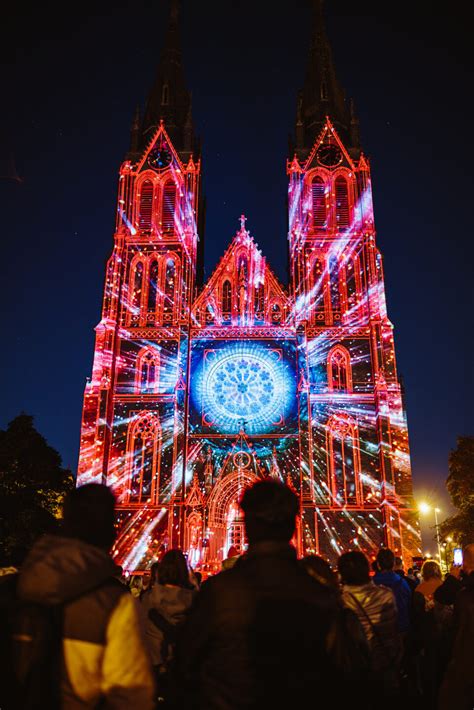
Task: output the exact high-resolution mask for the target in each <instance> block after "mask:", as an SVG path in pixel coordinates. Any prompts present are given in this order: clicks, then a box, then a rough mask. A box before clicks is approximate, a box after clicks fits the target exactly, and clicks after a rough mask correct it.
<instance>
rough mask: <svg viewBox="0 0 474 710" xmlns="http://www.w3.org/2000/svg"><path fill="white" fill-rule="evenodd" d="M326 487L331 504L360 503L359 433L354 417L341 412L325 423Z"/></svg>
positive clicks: (339, 505)
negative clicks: (327, 487)
mask: <svg viewBox="0 0 474 710" xmlns="http://www.w3.org/2000/svg"><path fill="white" fill-rule="evenodd" d="M326 451H327V456H328V468H327V470H328V473H329V481H328V484H329V490H330V492H331V504H332V505H333V506H338V507H342V506H346V505H349V506H350V505H354V506H355V505H360V504H361V502H362V495H361V482H360V451H359V434H358V431H357V424H356V422H355V420H354V419H353V418H352V417H351V416H349V415H348V414H345V413H339V414H334V415H333V416H331V417H330V418H329V420H328V422H327V424H326Z"/></svg>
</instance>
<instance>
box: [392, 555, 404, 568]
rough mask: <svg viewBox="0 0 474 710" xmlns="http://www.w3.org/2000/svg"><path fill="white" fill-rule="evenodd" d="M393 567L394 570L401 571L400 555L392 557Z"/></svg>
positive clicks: (401, 561)
mask: <svg viewBox="0 0 474 710" xmlns="http://www.w3.org/2000/svg"><path fill="white" fill-rule="evenodd" d="M393 569H394V571H395V572H403V560H402V558H401V557H395V558H394V561H393Z"/></svg>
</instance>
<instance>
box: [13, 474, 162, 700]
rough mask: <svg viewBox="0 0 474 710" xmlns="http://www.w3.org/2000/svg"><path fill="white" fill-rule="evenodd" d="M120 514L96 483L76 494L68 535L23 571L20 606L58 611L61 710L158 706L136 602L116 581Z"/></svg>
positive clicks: (41, 550)
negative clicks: (114, 553) (29, 604)
mask: <svg viewBox="0 0 474 710" xmlns="http://www.w3.org/2000/svg"><path fill="white" fill-rule="evenodd" d="M114 508H115V499H114V496H113V494H112V492H111V491H110V490H109V489H108V488H107V487H106V486H101V485H98V484H93V483H92V484H88V485H85V486H82V487H81V488H77V489H75V490H73V491H71V493H69V494H68V496H67V497H66V500H65V502H64V520H63V528H62V535H61V536H60V537H59V536H58V537H53V536H51V535H45V536H44V537H43V538H41V539H40V540H38V542H37V543H36V544H35V545H34V547H33V548H32V550H31V552H30V554H29V555H28V557H27V558H26V560H25V562H24V564H23V566H22V568H21V571H20V575H19V580H18V594H19V597H20V599H22V600H23V601H26V602H33V603H37V604H42V605H46V606H57V608H58V610H60V615H61V625H62V670H61V678H60V684H61V707H62V708H63V710H69V709H71V710H72V709H73V708H74V709H76V708H79V707H80V708H96V707H98V706H99V704H100V707H104V708H107V707H111V708H112V707H113V708H116V709H118V708H120V709H122V708H123V710H125V709H126V708H127V709H128V708H132V707H133V708H135V707H137V708H138V707H139V708H140V710H148V709H151V708H152V707H153V676H152V672H151V667H150V663H149V659H148V656H147V653H146V649H145V645H144V641H143V639H142V636H141V633H140V626H139V622H138V609H137V607H136V602H135V601H134V599H133V598H132V596H131V594H130V593H129V592H128V590H127V589H126V588H125V587H124V586H123V585H122V584H120V583H119V582H118V581H117V579H116V578H115V575H116V573H117V568H116V565H115V564H114V562H113V561H112V558H111V557H110V556H109V554H108V553H109V550H110V548H111V547H112V544H113V542H114V538H115V530H114V513H115V510H114ZM58 677H59V674H58ZM38 707H41V699H40V698H38Z"/></svg>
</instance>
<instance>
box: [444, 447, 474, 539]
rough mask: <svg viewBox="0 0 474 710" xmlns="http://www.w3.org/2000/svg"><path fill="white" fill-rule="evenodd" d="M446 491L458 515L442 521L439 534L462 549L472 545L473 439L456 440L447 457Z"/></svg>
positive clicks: (473, 497)
mask: <svg viewBox="0 0 474 710" xmlns="http://www.w3.org/2000/svg"><path fill="white" fill-rule="evenodd" d="M446 487H447V489H448V492H449V495H450V496H451V500H452V501H453V505H455V506H456V508H457V509H458V511H459V512H458V513H457V514H456V515H453V516H451V517H450V518H448V519H447V520H445V521H444V522H443V523H442V524H441V525H440V531H441V534H442V535H443V536H447V535H451V536H453V537H454V538H455V539H456V540H458V541H459V543H460V544H461V545H462V546H463V547H464V546H465V545H468V544H469V543H471V542H474V436H460V437H458V440H457V447H456V448H455V449H454V450H453V451H451V453H450V455H449V476H448V478H447V480H446Z"/></svg>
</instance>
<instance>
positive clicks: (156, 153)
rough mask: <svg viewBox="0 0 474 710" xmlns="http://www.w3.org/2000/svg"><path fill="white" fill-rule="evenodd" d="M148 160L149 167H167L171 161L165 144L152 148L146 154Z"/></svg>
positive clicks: (157, 168) (159, 168)
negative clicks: (148, 153) (147, 154)
mask: <svg viewBox="0 0 474 710" xmlns="http://www.w3.org/2000/svg"><path fill="white" fill-rule="evenodd" d="M148 162H149V163H150V165H151V167H152V168H155V169H156V170H163V169H164V168H167V167H168V165H169V164H170V163H171V153H170V151H169V150H168V148H167V147H166V145H162V146H160V147H157V148H154V149H153V150H152V151H151V153H150V155H149V156H148Z"/></svg>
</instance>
